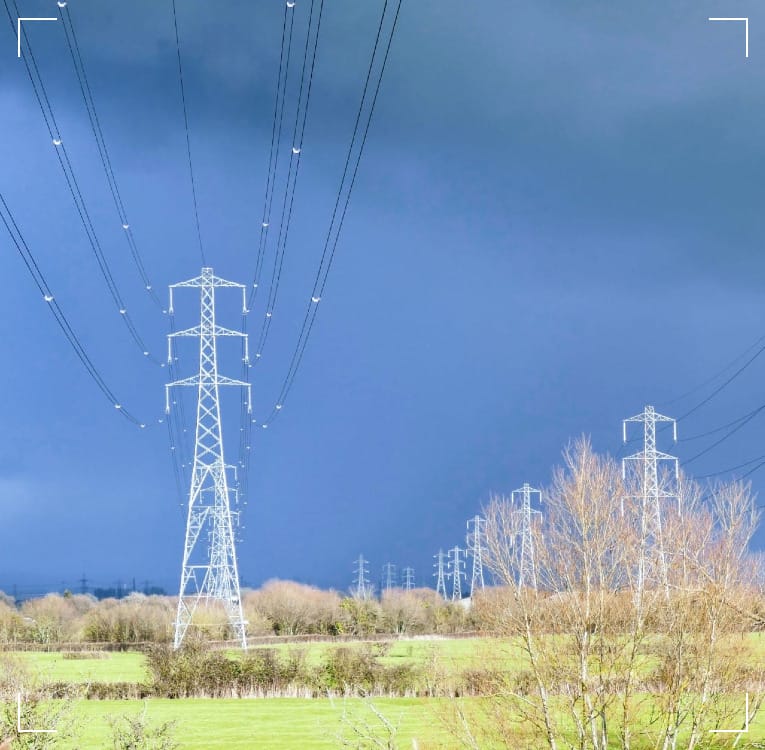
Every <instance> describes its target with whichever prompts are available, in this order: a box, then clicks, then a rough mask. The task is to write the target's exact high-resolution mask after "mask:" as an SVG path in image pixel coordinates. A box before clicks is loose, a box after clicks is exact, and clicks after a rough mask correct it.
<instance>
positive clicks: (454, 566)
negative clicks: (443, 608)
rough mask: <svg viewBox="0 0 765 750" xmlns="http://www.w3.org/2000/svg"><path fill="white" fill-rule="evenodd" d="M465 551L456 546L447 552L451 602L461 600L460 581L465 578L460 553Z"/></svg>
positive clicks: (463, 563)
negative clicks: (450, 581)
mask: <svg viewBox="0 0 765 750" xmlns="http://www.w3.org/2000/svg"><path fill="white" fill-rule="evenodd" d="M464 551H465V550H464V549H462V547H459V546H457V545H456V544H455V545H454V547H452V548H451V549H450V550H449V570H450V572H451V579H452V601H453V602H454V601H457V600H458V599H462V579H463V578H464V577H465V570H464V566H465V561H464V559H463V557H464V556H463V555H462V553H463V552H464Z"/></svg>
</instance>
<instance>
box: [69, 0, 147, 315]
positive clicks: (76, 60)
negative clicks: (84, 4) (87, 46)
mask: <svg viewBox="0 0 765 750" xmlns="http://www.w3.org/2000/svg"><path fill="white" fill-rule="evenodd" d="M61 18H62V27H63V29H64V36H65V37H66V44H67V47H68V48H69V54H70V55H71V58H72V64H73V66H74V70H75V73H76V74H77V81H78V83H79V87H80V93H81V94H82V100H83V102H84V103H85V110H86V112H87V113H88V121H89V122H90V129H91V131H92V133H93V137H94V139H95V141H96V146H97V147H98V155H99V157H100V159H101V164H102V166H103V168H104V173H105V175H106V181H107V183H108V185H109V191H110V193H111V195H112V200H113V201H114V207H115V208H116V209H117V215H118V216H119V220H120V226H121V227H122V230H123V233H124V235H125V239H126V240H127V243H128V247H129V249H130V255H131V257H132V259H133V263H134V264H135V267H136V269H137V271H138V274H139V276H140V277H141V281H142V282H143V285H144V289H145V290H146V291H147V292H148V293H149V296H150V297H151V299H152V301H153V302H154V303H155V304H156V305H157V306H159V307H161V303H160V301H159V298H158V297H157V295H156V292H155V291H154V289H153V286H152V283H151V281H150V279H149V275H148V273H147V272H146V266H145V264H144V262H143V258H142V257H141V253H140V251H139V250H138V246H137V244H136V241H135V236H134V234H133V228H132V226H131V224H130V222H129V221H128V215H127V211H126V210H125V204H124V201H123V200H122V194H121V193H120V189H119V184H118V183H117V177H116V175H115V172H114V167H113V165H112V160H111V157H110V155H109V149H108V147H107V145H106V139H105V138H104V133H103V130H102V128H101V120H100V118H99V117H98V110H97V109H96V103H95V100H94V99H93V92H92V90H91V88H90V82H89V81H88V75H87V72H86V70H85V62H84V61H83V58H82V53H81V51H80V43H79V41H78V39H77V32H76V30H75V27H74V20H73V18H72V15H71V13H70V11H69V8H68V6H66V5H65V6H64V7H63V8H62V10H61Z"/></svg>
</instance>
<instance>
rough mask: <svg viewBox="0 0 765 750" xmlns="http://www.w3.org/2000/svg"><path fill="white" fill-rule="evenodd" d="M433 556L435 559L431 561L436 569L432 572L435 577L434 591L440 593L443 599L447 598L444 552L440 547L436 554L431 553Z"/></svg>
mask: <svg viewBox="0 0 765 750" xmlns="http://www.w3.org/2000/svg"><path fill="white" fill-rule="evenodd" d="M433 557H434V558H435V559H436V561H435V562H434V563H433V567H434V568H435V569H436V572H435V573H433V576H434V577H435V579H436V593H438V594H440V595H441V596H442V597H443V598H444V599H447V598H448V597H447V596H446V565H444V563H445V562H446V554H445V553H444V551H443V550H442V549H440V550H438V554H436V555H433Z"/></svg>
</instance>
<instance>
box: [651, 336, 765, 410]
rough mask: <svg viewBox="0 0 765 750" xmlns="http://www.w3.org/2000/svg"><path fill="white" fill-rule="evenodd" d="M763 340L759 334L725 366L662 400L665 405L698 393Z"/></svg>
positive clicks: (764, 339)
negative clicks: (666, 399)
mask: <svg viewBox="0 0 765 750" xmlns="http://www.w3.org/2000/svg"><path fill="white" fill-rule="evenodd" d="M763 341H765V334H763V335H762V336H759V337H758V338H757V339H756V340H755V341H753V342H752V343H751V344H750V345H749V346H748V347H747V348H746V349H745V350H744V351H743V352H741V354H738V355H737V356H736V357H734V358H733V359H732V360H731V361H730V362H728V364H727V365H725V367H723V368H721V369H720V370H718V371H717V372H716V373H715V374H714V375H711V376H710V377H708V378H707V379H706V380H704V381H703V382H701V383H699V384H698V385H697V386H695V387H693V388H691V389H690V390H688V391H686V392H685V393H682V394H680V395H679V396H675V398H673V399H671V400H669V401H666V402H664V405H665V406H670V405H671V404H675V403H677V402H678V401H683V400H685V399H686V398H688V396H692V395H693V394H694V393H698V392H699V391H700V390H701V389H702V388H704V387H705V386H707V385H709V384H710V383H713V382H714V381H715V380H717V378H719V377H720V376H721V375H723V374H724V373H726V372H727V371H728V370H730V368H731V367H733V366H734V365H735V364H736V363H737V362H738V361H739V360H741V359H743V358H744V357H745V356H746V355H747V354H749V352H751V351H752V349H755V348H756V347H757V346H758V345H759V344H761V343H762V342H763Z"/></svg>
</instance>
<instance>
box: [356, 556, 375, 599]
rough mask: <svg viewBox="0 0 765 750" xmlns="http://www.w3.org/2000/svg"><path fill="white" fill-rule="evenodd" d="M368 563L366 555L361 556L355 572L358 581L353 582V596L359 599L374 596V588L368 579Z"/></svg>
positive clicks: (357, 561)
mask: <svg viewBox="0 0 765 750" xmlns="http://www.w3.org/2000/svg"><path fill="white" fill-rule="evenodd" d="M367 562H368V560H365V559H364V555H359V558H358V560H356V567H355V568H354V571H353V572H354V573H355V574H356V579H355V580H354V582H353V595H354V596H355V597H356V598H358V599H369V598H370V597H371V596H372V587H371V586H370V585H369V579H368V578H367V574H368V573H369V568H367Z"/></svg>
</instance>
